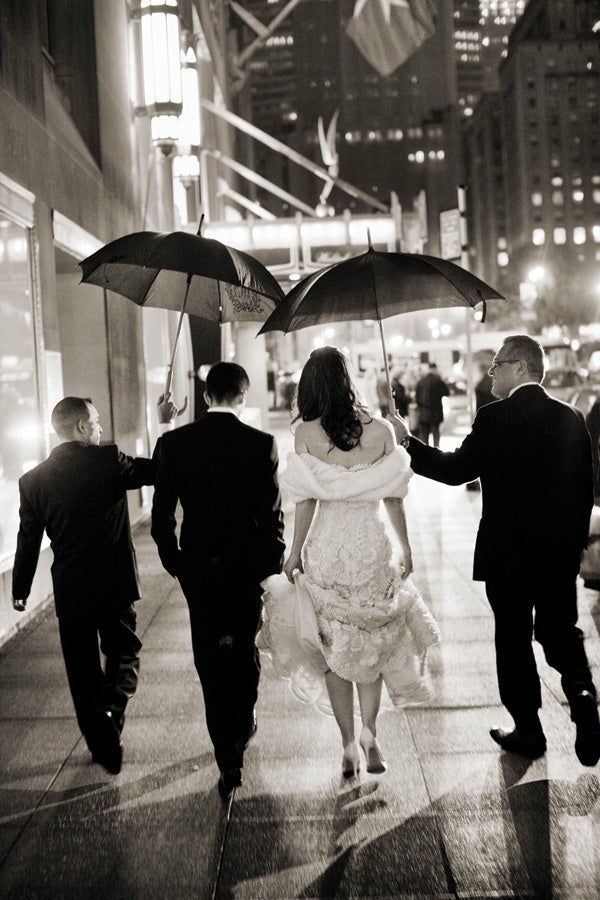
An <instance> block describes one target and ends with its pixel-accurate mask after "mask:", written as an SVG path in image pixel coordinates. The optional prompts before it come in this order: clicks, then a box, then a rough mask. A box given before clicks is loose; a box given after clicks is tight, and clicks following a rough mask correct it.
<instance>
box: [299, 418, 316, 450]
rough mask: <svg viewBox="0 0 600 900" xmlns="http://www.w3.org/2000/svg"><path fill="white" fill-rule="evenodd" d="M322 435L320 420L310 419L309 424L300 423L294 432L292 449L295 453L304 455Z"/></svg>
mask: <svg viewBox="0 0 600 900" xmlns="http://www.w3.org/2000/svg"><path fill="white" fill-rule="evenodd" d="M322 434H323V428H322V426H321V421H320V419H312V420H311V421H310V422H300V423H299V424H298V425H297V427H296V430H295V432H294V449H295V451H296V453H305V452H307V451H310V448H311V447H312V446H313V445H314V444H315V443H316V442H317V441H318V439H319V438H320V437H321V436H322Z"/></svg>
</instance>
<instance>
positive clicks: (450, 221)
mask: <svg viewBox="0 0 600 900" xmlns="http://www.w3.org/2000/svg"><path fill="white" fill-rule="evenodd" d="M461 249H462V247H461V240H460V210H458V209H445V210H443V211H442V212H441V213H440V256H441V257H442V259H460V258H461Z"/></svg>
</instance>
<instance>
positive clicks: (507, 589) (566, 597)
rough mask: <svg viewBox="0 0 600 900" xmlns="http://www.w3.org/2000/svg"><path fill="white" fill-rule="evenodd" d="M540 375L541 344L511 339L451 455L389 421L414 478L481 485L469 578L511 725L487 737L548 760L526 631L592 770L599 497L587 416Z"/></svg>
mask: <svg viewBox="0 0 600 900" xmlns="http://www.w3.org/2000/svg"><path fill="white" fill-rule="evenodd" d="M544 371H545V359H544V350H543V347H542V346H541V344H539V343H538V342H537V341H536V340H534V339H533V338H531V337H529V336H528V335H514V336H511V337H508V338H506V339H505V341H504V343H503V344H502V346H501V347H500V349H499V350H498V352H497V353H496V356H495V357H494V360H493V362H492V364H491V366H490V368H489V372H490V375H491V376H492V391H493V394H494V396H495V397H497V398H498V402H496V403H490V404H487V405H486V406H483V407H482V408H481V409H480V410H479V412H478V413H477V415H476V416H475V420H474V422H473V427H472V430H471V432H470V434H468V435H467V437H466V438H465V439H464V441H463V442H462V444H461V445H460V447H458V449H457V450H455V451H454V452H453V453H442V452H441V451H440V450H436V449H434V448H432V447H426V446H425V445H424V444H423V443H422V442H421V441H419V440H416V439H415V438H414V437H412V436H411V435H410V432H409V430H408V428H407V427H406V423H405V422H404V421H402V420H401V419H399V418H396V420H395V423H394V424H395V429H396V436H397V438H398V440H399V441H402V443H403V444H405V446H406V447H407V449H408V452H409V454H410V457H411V466H412V468H413V470H414V471H415V472H416V473H417V474H419V475H424V476H425V477H427V478H433V479H434V480H435V481H441V482H443V483H444V484H462V483H464V482H466V481H472V480H473V479H475V478H478V477H479V478H480V479H481V489H482V494H483V514H482V518H481V521H480V523H479V530H478V533H477V541H476V544H475V559H474V567H473V578H474V579H475V580H476V581H484V582H485V589H486V593H487V597H488V600H489V603H490V606H491V608H492V610H493V613H494V619H495V644H496V666H497V673H498V685H499V688H500V699H501V700H502V703H503V704H504V706H505V707H506V708H507V710H508V712H509V713H510V715H511V716H512V718H513V720H514V728H513V729H505V728H492V729H491V731H490V735H491V737H492V738H493V740H494V741H496V743H497V744H499V745H500V746H501V747H502V748H503V749H504V750H506V751H509V752H511V753H518V754H520V755H522V756H525V757H528V758H531V759H535V758H536V757H538V756H542V755H543V754H544V753H545V752H546V737H545V735H544V731H543V728H542V724H541V722H540V719H539V709H540V707H541V705H542V695H541V687H540V679H539V675H538V672H537V668H536V663H535V656H534V653H533V647H532V634H533V635H534V636H535V638H536V640H537V641H539V643H540V644H541V645H542V647H543V649H544V653H545V656H546V660H547V661H548V663H549V664H550V665H551V666H552V667H553V668H555V669H557V670H558V671H559V672H560V674H561V684H562V689H563V691H564V693H565V696H566V698H567V700H568V702H569V706H570V709H571V719H572V720H573V722H574V723H575V727H576V737H575V752H576V754H577V757H578V759H579V761H580V762H581V763H582V764H583V765H586V766H593V765H596V763H597V762H598V760H599V759H600V722H599V719H598V709H597V706H596V688H595V686H594V683H593V680H592V675H591V672H590V667H589V663H588V660H587V656H586V653H585V649H584V644H583V633H582V632H581V630H580V629H579V628H578V627H577V615H578V614H577V587H576V577H577V574H578V572H579V569H580V562H581V554H582V551H583V549H584V548H585V547H586V544H587V541H588V529H589V523H590V513H591V510H592V504H593V500H594V495H593V477H592V455H591V451H590V438H589V434H588V432H587V428H586V426H585V421H584V418H583V414H582V413H581V412H580V411H579V410H578V409H575V408H574V407H572V406H570V405H569V404H567V403H562V402H561V401H560V400H556V399H555V398H554V397H551V396H550V395H549V394H548V393H546V391H545V390H544V388H543V387H542V385H541V382H542V380H543V378H544Z"/></svg>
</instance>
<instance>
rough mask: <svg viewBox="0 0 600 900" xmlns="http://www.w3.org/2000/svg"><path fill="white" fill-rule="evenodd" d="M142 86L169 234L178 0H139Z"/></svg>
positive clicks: (178, 94) (177, 110)
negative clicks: (156, 154) (157, 153)
mask: <svg viewBox="0 0 600 900" xmlns="http://www.w3.org/2000/svg"><path fill="white" fill-rule="evenodd" d="M137 12H138V15H139V19H140V35H141V56H142V67H141V68H142V86H143V99H144V107H145V109H146V112H147V114H148V115H149V116H150V127H151V134H152V142H153V144H154V146H155V147H157V149H158V150H159V151H160V153H159V155H158V158H157V182H158V204H159V221H160V227H161V228H163V229H164V230H166V231H171V230H172V229H173V227H174V214H173V170H172V162H171V156H172V153H173V150H174V148H175V146H176V144H177V141H178V139H179V116H180V115H181V110H182V105H183V98H182V89H181V57H180V53H181V51H180V31H179V7H178V2H177V0H140V5H139V9H138V11H137Z"/></svg>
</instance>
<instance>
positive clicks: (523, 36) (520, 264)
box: [468, 0, 600, 329]
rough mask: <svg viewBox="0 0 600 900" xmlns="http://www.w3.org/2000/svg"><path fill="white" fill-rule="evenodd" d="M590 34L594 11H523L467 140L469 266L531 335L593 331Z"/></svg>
mask: <svg viewBox="0 0 600 900" xmlns="http://www.w3.org/2000/svg"><path fill="white" fill-rule="evenodd" d="M598 23H600V4H599V3H597V2H595V0H592V2H585V3H584V2H581V3H565V2H561V0H547V2H543V0H531V2H530V3H529V5H528V6H527V9H526V11H525V13H524V15H523V17H522V19H521V20H520V22H519V23H518V25H517V26H516V28H515V30H514V32H513V34H512V36H511V39H510V42H509V47H508V54H507V57H506V59H505V61H504V62H503V64H502V66H501V69H500V75H499V79H500V83H499V94H498V95H496V96H489V97H488V98H486V100H485V102H484V103H482V104H481V105H480V107H479V108H478V109H477V110H476V112H475V115H474V116H473V121H472V123H471V128H470V130H469V137H468V141H469V147H470V152H469V154H468V160H469V172H468V183H469V185H470V188H471V190H470V203H469V225H470V229H471V237H472V243H473V249H474V251H475V254H476V255H475V258H474V265H475V267H476V271H478V273H479V274H481V276H482V277H484V278H485V277H487V278H489V279H491V280H492V281H493V280H494V278H496V279H499V280H500V281H502V283H503V284H504V286H505V288H506V289H507V290H508V291H509V293H510V294H511V296H512V297H513V298H515V299H520V301H521V303H522V311H523V312H524V313H525V318H526V319H529V320H530V321H531V322H532V327H534V328H535V327H542V326H543V325H544V324H545V323H546V321H547V320H548V321H549V320H550V319H552V318H553V317H554V318H555V319H556V322H557V324H559V325H563V326H565V327H566V328H571V329H572V328H575V329H576V328H577V326H578V325H579V324H584V323H585V322H586V321H595V320H597V305H598V286H599V284H600V266H599V263H600V145H599V140H600V130H599V128H598V124H599V116H600V42H599V40H598V29H599V28H600V25H599V24H598ZM499 152H501V154H502V160H503V163H502V174H501V179H500V175H499V173H498V154H499ZM480 171H481V172H484V173H488V175H489V173H490V172H494V173H495V175H494V178H493V180H490V178H489V177H487V178H486V179H485V180H482V179H481V178H480V177H479V174H478V173H479V172H480ZM486 215H487V216H488V217H489V218H490V219H492V220H493V222H491V223H487V226H485V225H484V221H483V219H484V217H485V216H486ZM502 269H503V270H504V271H503V272H502Z"/></svg>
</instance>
